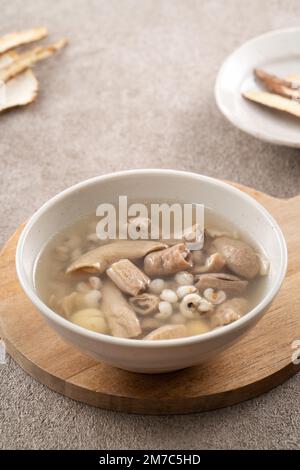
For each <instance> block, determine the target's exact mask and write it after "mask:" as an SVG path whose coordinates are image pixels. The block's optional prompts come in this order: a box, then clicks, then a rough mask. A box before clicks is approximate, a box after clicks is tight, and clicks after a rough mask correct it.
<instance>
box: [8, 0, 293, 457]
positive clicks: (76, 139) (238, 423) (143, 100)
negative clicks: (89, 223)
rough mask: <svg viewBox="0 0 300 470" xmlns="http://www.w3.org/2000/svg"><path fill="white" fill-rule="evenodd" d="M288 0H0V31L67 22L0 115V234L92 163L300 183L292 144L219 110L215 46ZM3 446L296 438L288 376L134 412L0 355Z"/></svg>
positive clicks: (267, 442) (267, 183)
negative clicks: (154, 412)
mask: <svg viewBox="0 0 300 470" xmlns="http://www.w3.org/2000/svg"><path fill="white" fill-rule="evenodd" d="M299 19H300V3H299V1H298V0H268V1H266V0H248V1H246V0H222V1H221V0H219V1H218V0H212V1H208V0H142V1H139V0H122V1H121V0H119V1H117V0H110V1H109V0H107V1H104V0H60V1H58V0H51V1H50V0H48V1H46V0H26V1H23V0H9V1H4V0H0V33H1V34H4V33H7V32H10V31H14V30H19V29H25V28H29V27H33V26H36V25H45V26H47V27H48V28H49V30H50V32H51V39H54V38H57V37H59V36H61V35H66V36H67V37H68V38H69V39H70V45H69V46H68V48H67V49H66V50H64V51H63V52H62V53H61V54H60V56H56V57H54V58H52V59H49V60H47V61H44V62H43V63H41V64H39V65H38V66H37V68H36V74H37V77H38V79H39V82H40V93H39V97H38V99H37V100H36V102H35V103H34V104H32V105H31V106H29V107H27V108H26V109H20V110H14V111H11V112H8V113H5V114H3V115H1V116H0V177H1V194H0V208H1V218H0V226H1V230H0V237H1V243H4V242H5V240H6V239H7V238H8V237H9V235H10V234H11V233H12V232H13V231H14V230H15V228H16V227H17V226H18V225H19V224H20V223H21V222H22V221H24V220H25V219H26V218H27V217H28V216H30V214H31V213H32V212H33V211H34V210H35V209H37V208H38V207H39V206H40V205H41V204H42V203H43V202H44V201H46V200H47V199H48V198H49V197H51V196H53V195H54V194H56V193H57V192H59V191H61V190H62V189H64V188H66V187H67V186H69V185H71V184H73V183H76V182H78V181H80V180H82V179H85V178H89V177H91V176H94V175H99V174H104V173H107V172H114V171H117V170H123V169H128V168H146V167H151V168H155V167H158V168H175V169H184V170H191V171H195V172H199V173H204V174H206V175H210V176H215V177H218V178H225V179H228V180H233V181H237V182H240V183H243V184H246V185H249V186H253V187H254V188H256V189H259V190H262V191H265V192H267V193H269V194H272V195H275V196H278V197H288V196H293V195H296V194H298V193H299V192H300V179H299V176H300V152H299V150H295V149H289V148H284V147H276V146H273V145H270V144H267V143H263V142H260V141H258V140H255V139H254V138H252V137H250V136H248V135H246V134H244V133H242V132H241V131H239V130H237V129H235V128H234V127H233V126H232V125H231V124H229V123H228V122H227V121H226V120H225V118H224V117H223V116H222V115H221V114H220V112H219V111H218V109H217V107H216V104H215V101H214V95H213V89H214V80H215V77H216V74H217V71H218V69H219V67H220V65H221V63H222V61H223V60H224V59H225V57H226V56H227V55H228V54H229V53H230V52H231V51H232V50H234V49H235V48H236V47H237V46H239V45H240V44H242V43H243V42H244V41H246V40H247V39H249V38H251V37H253V36H255V35H257V34H260V33H263V32H265V31H267V30H270V29H276V28H282V27H289V26H297V25H299ZM0 380H1V383H0V436H1V437H0V446H1V447H2V448H80V449H86V448H93V449H94V448H98V449H114V448H122V449H135V448H137V449H138V448H154V449H160V448H191V449H197V448H209V449H211V448H220V449H231V448H242V449H246V448H265V449H269V448H282V447H283V448H297V447H299V443H300V436H299V434H300V432H299V421H300V411H299V398H300V391H299V384H300V376H298V377H297V376H296V377H294V378H292V379H291V380H289V381H288V382H287V383H285V384H284V385H282V386H280V387H278V388H276V389H275V390H273V391H271V392H270V393H268V394H265V395H263V396H261V397H259V398H257V399H254V400H251V401H248V402H245V403H241V404H239V405H237V406H234V407H230V408H226V409H222V410H217V411H213V412H209V413H203V414H200V413H199V414H193V415H178V416H169V417H168V416H161V417H153V416H152V417H151V416H138V415H127V414H121V413H115V412H108V411H103V410H100V409H95V408H92V407H89V406H86V405H84V404H81V403H76V402H74V401H72V400H70V399H67V398H64V397H62V396H60V395H58V394H56V393H54V392H52V391H50V390H49V389H47V388H46V387H44V386H43V385H41V384H39V383H37V382H36V381H34V380H33V379H31V378H30V377H29V376H28V375H27V374H26V373H24V372H23V371H22V370H21V369H20V367H19V366H18V365H16V364H15V362H14V361H13V360H11V359H9V360H8V362H7V364H6V365H2V366H0Z"/></svg>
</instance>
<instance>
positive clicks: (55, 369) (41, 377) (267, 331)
mask: <svg viewBox="0 0 300 470" xmlns="http://www.w3.org/2000/svg"><path fill="white" fill-rule="evenodd" d="M235 186H237V187H239V188H240V189H242V190H244V191H246V192H248V193H249V194H251V195H252V196H253V197H254V198H255V199H257V200H258V201H259V202H260V203H261V204H262V205H264V206H265V207H266V208H267V209H268V210H269V211H270V212H271V213H272V214H273V215H274V217H275V218H276V219H277V221H278V222H279V224H280V225H281V227H282V229H283V232H284V235H285V237H286V240H287V243H288V251H289V268H288V273H287V277H286V279H285V281H284V284H283V286H282V288H281V291H280V293H279V295H278V296H277V298H276V300H275V301H274V303H273V305H272V307H271V308H270V309H269V311H268V312H267V314H266V315H265V316H264V317H263V319H262V320H261V321H260V322H259V323H258V324H257V325H256V326H255V327H254V328H253V329H252V330H251V331H250V332H249V333H248V334H247V335H246V336H245V337H244V338H243V339H242V340H241V341H240V342H239V343H238V344H235V345H234V346H232V347H231V348H230V349H228V350H227V351H225V352H224V353H222V354H220V355H219V356H218V357H216V358H215V359H213V360H211V361H209V362H207V363H206V364H202V365H200V366H195V367H191V368H189V369H185V370H182V371H177V372H172V373H168V374H163V375H143V374H135V373H131V372H126V371H122V370H119V369H116V368H112V367H110V366H107V365H106V364H103V363H97V362H96V361H95V360H93V359H90V358H89V357H87V356H85V355H83V354H82V353H81V352H79V351H77V350H76V349H75V348H73V346H71V345H69V344H67V343H65V342H64V341H63V340H62V339H61V338H60V337H58V336H57V335H56V333H54V332H53V331H52V330H51V329H50V328H49V327H48V326H47V325H46V323H45V322H44V320H43V319H42V317H41V316H40V315H39V314H38V312H37V311H36V310H35V308H34V307H33V306H32V305H31V303H30V302H29V300H28V299H27V298H26V296H25V294H24V293H23V291H22V289H21V287H20V286H19V284H18V280H17V276H16V272H15V249H16V243H17V240H18V237H19V235H20V232H21V230H22V227H20V228H19V229H18V230H17V231H16V233H15V234H14V235H13V236H12V237H11V238H10V240H9V241H8V242H7V244H6V246H5V247H4V249H3V250H2V253H1V256H0V276H1V277H0V281H1V282H0V285H1V288H0V329H1V335H2V337H3V338H4V340H5V343H6V346H7V350H8V352H9V354H10V355H11V356H12V357H13V358H14V359H15V360H16V361H17V362H18V363H19V364H20V365H21V367H23V368H24V369H25V370H26V371H27V372H28V373H29V374H30V375H31V376H32V377H34V378H35V379H37V380H38V381H40V382H42V383H43V384H45V385H47V386H48V387H50V388H51V389H53V390H55V391H57V392H58V393H61V394H64V395H66V396H68V397H70V398H73V399H75V400H79V401H82V402H85V403H88V404H90V405H94V406H97V407H101V408H106V409H112V410H119V411H126V412H133V413H147V414H171V413H189V412H195V411H204V410H211V409H215V408H219V407H224V406H228V405H232V404H235V403H238V402H241V401H243V400H247V399H249V398H252V397H255V396H257V395H259V394H261V393H264V392H266V391H268V390H270V389H272V388H273V387H275V386H277V385H279V384H280V383H282V382H284V381H285V380H287V379H288V378H289V377H290V376H292V375H293V374H295V373H296V372H297V371H298V370H299V368H300V365H298V366H297V365H294V364H293V363H292V353H293V350H292V343H293V341H294V340H297V339H298V340H300V313H299V312H300V289H299V282H300V241H299V234H298V230H299V216H300V196H297V197H295V198H293V199H289V200H283V199H276V198H273V197H271V196H268V195H266V194H263V193H260V192H257V191H255V190H252V189H250V188H245V187H243V186H240V185H235Z"/></svg>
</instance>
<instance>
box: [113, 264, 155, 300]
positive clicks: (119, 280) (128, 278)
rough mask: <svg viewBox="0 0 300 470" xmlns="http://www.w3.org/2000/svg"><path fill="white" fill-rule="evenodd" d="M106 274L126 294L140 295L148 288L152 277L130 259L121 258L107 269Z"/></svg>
mask: <svg viewBox="0 0 300 470" xmlns="http://www.w3.org/2000/svg"><path fill="white" fill-rule="evenodd" d="M106 274H107V275H108V277H110V279H111V280H112V281H113V282H114V283H115V284H116V285H117V286H118V287H119V289H120V290H121V291H122V292H125V294H130V295H132V296H135V295H138V294H140V293H141V292H144V291H145V290H146V289H147V286H148V285H149V284H150V279H149V277H148V276H146V274H144V273H143V271H141V270H140V269H139V268H138V267H137V266H135V264H133V263H132V262H131V261H129V259H120V260H119V261H117V262H116V263H113V264H112V265H111V266H110V268H108V269H107V271H106Z"/></svg>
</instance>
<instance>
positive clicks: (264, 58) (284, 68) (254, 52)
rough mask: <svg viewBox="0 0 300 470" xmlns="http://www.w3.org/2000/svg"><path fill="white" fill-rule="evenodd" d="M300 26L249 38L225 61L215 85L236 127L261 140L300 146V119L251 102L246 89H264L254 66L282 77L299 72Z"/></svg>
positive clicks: (220, 100)
mask: <svg viewBox="0 0 300 470" xmlns="http://www.w3.org/2000/svg"><path fill="white" fill-rule="evenodd" d="M299 43H300V28H288V29H282V30H275V31H270V32H268V33H266V34H263V35H261V36H257V37H255V38H253V39H251V40H250V41H247V42H246V43H245V44H243V45H242V46H241V47H239V48H238V49H237V50H236V51H234V52H233V53H232V54H231V55H230V56H229V57H228V58H227V59H226V60H225V62H224V63H223V65H222V67H221V68H220V71H219V73H218V76H217V79H216V84H215V97H216V102H217V105H218V106H219V108H220V110H221V112H222V113H223V114H224V115H225V116H226V117H227V119H229V121H230V122H231V123H232V124H234V125H235V126H236V127H238V128H240V129H241V130H243V131H245V132H247V133H248V134H251V135H253V136H254V137H257V138H258V139H261V140H265V141H267V142H271V143H273V144H278V145H287V146H290V147H300V129H299V118H297V117H295V116H291V115H289V114H287V113H283V112H280V111H276V110H272V109H270V108H267V107H265V106H261V105H259V104H256V103H252V102H250V101H248V100H246V99H245V98H243V97H242V94H241V93H242V92H243V91H248V90H261V89H263V87H261V85H260V84H259V83H258V82H257V81H256V80H255V78H254V75H253V69H254V68H255V67H258V68H262V69H264V70H266V71H267V72H270V73H272V74H275V75H278V76H280V77H288V76H294V75H300V65H299V60H300V53H299Z"/></svg>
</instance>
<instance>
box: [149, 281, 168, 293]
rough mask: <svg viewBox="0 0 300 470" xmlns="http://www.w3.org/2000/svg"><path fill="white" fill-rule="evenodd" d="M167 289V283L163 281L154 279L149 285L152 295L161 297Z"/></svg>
mask: <svg viewBox="0 0 300 470" xmlns="http://www.w3.org/2000/svg"><path fill="white" fill-rule="evenodd" d="M164 287H165V281H164V280H163V279H153V281H151V282H150V284H149V291H150V292H151V293H152V294H156V295H159V294H160V293H161V292H162V291H163V289H164Z"/></svg>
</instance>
